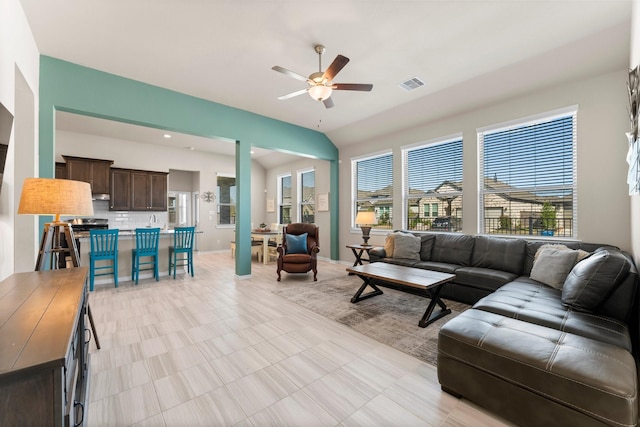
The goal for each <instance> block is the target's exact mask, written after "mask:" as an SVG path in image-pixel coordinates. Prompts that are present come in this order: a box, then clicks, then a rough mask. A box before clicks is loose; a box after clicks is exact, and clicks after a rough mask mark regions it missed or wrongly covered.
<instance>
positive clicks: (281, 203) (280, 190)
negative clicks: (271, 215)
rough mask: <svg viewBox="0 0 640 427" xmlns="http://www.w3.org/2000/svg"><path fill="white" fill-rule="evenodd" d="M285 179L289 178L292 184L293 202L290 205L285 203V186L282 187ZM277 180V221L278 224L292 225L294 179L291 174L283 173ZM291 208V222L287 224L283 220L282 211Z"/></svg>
mask: <svg viewBox="0 0 640 427" xmlns="http://www.w3.org/2000/svg"><path fill="white" fill-rule="evenodd" d="M284 178H289V180H290V181H291V183H290V189H291V190H290V192H291V202H290V203H288V204H285V203H284V200H283V197H284V192H283V185H282V181H283V179H284ZM277 180H278V183H277V184H278V185H277V187H278V194H277V196H278V211H277V215H276V216H277V219H278V224H291V210H292V209H293V191H292V190H293V177H292V175H291V172H287V173H283V174H280V175H278V176H277ZM286 206H288V207H289V222H285V221H284V219H283V218H282V209H283V207H286Z"/></svg>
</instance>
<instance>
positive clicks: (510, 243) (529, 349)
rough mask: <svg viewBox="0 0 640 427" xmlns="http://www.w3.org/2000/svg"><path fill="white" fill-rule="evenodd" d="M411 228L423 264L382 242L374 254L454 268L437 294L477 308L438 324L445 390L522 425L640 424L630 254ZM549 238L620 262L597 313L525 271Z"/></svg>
mask: <svg viewBox="0 0 640 427" xmlns="http://www.w3.org/2000/svg"><path fill="white" fill-rule="evenodd" d="M414 234H415V235H416V236H420V238H421V251H420V259H419V260H416V259H402V258H389V257H386V253H385V251H384V249H382V248H376V249H372V250H371V251H370V258H371V261H373V262H376V261H381V262H390V263H394V264H399V265H407V266H412V267H417V268H427V269H431V270H437V271H445V272H450V273H455V274H456V279H455V281H454V282H453V283H451V284H447V285H446V287H445V288H444V289H443V293H442V294H443V296H444V297H445V298H451V299H455V300H458V301H463V302H467V303H470V304H473V306H472V308H471V309H469V310H467V311H465V312H464V313H462V314H461V315H459V316H457V317H456V318H454V319H452V320H450V321H449V322H447V324H446V325H445V326H443V327H442V329H441V330H440V335H439V340H438V378H439V381H440V384H441V386H442V388H443V390H445V391H447V392H449V393H451V394H453V395H455V396H458V397H463V398H466V399H469V400H471V401H473V402H475V403H477V404H479V405H480V406H483V407H485V408H487V409H489V410H491V411H492V412H494V413H496V414H498V415H500V416H503V417H505V418H506V419H509V420H511V421H513V422H515V423H517V424H519V425H528V426H541V425H544V426H552V425H556V426H574V425H575V426H590V425H612V426H635V425H637V424H638V396H637V392H638V376H637V370H636V357H634V356H637V355H638V329H639V328H638V313H637V303H636V299H637V286H638V274H637V271H636V269H635V266H634V265H633V261H632V259H631V258H630V257H629V255H628V254H626V253H624V252H621V251H619V250H618V249H617V248H615V247H612V246H610V245H600V244H586V243H576V242H549V241H528V240H524V239H508V238H497V237H487V236H468V235H454V234H444V233H443V234H438V233H414ZM545 243H561V244H564V245H566V246H568V247H570V248H572V249H582V250H585V251H588V252H594V251H595V253H596V254H597V253H598V251H604V252H606V254H608V255H610V256H611V257H615V258H617V259H618V265H620V262H622V263H623V264H626V265H625V270H624V276H623V277H620V278H619V280H616V282H619V283H617V286H616V287H615V288H614V289H613V290H611V291H610V292H608V294H607V296H606V298H604V301H603V302H602V303H599V304H598V305H597V307H595V308H594V309H591V310H584V309H580V310H577V309H576V308H575V307H571V306H566V305H563V295H562V290H560V289H555V288H552V287H550V286H547V285H544V284H542V283H540V282H537V281H535V280H533V279H531V278H530V277H529V275H530V273H531V270H532V267H533V262H534V256H535V254H536V251H537V250H538V248H540V246H542V245H543V244H545ZM599 248H600V249H599ZM600 255H602V254H600ZM620 260H622V261H620ZM627 263H628V264H627ZM574 268H575V267H574ZM587 280H588V278H587Z"/></svg>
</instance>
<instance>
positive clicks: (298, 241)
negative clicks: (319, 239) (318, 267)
mask: <svg viewBox="0 0 640 427" xmlns="http://www.w3.org/2000/svg"><path fill="white" fill-rule="evenodd" d="M285 238H286V239H287V254H306V253H307V233H302V234H300V235H298V236H296V235H293V234H287V237H285Z"/></svg>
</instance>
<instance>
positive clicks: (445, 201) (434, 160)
mask: <svg viewBox="0 0 640 427" xmlns="http://www.w3.org/2000/svg"><path fill="white" fill-rule="evenodd" d="M402 151H403V158H404V175H405V181H404V193H405V194H404V198H405V203H406V204H405V206H406V228H407V229H408V230H418V231H425V230H435V231H461V230H462V138H461V137H460V136H456V137H454V138H451V137H449V138H446V139H443V140H438V141H434V142H430V143H428V144H426V145H421V146H418V147H411V148H406V149H404V150H402Z"/></svg>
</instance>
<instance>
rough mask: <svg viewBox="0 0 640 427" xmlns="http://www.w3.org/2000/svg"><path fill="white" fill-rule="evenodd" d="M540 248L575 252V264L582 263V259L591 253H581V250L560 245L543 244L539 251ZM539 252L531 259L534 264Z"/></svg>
mask: <svg viewBox="0 0 640 427" xmlns="http://www.w3.org/2000/svg"><path fill="white" fill-rule="evenodd" d="M542 248H554V249H561V250H564V251H575V252H576V253H577V254H578V256H577V257H576V263H578V262H580V261H582V260H583V259H585V258H586V257H588V256H589V255H591V252H587V251H583V250H582V249H571V248H569V247H567V246H565V245H561V244H553V243H547V244H544V245H542V246H540V249H542ZM539 252H540V250H538V251H536V254H535V255H534V257H533V262H536V259H538V253H539Z"/></svg>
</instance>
